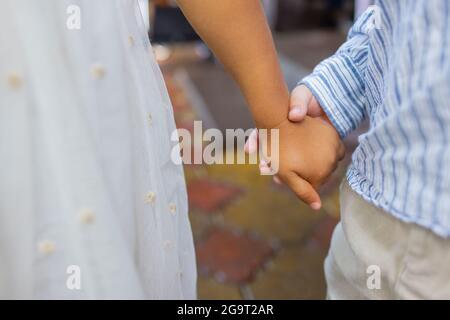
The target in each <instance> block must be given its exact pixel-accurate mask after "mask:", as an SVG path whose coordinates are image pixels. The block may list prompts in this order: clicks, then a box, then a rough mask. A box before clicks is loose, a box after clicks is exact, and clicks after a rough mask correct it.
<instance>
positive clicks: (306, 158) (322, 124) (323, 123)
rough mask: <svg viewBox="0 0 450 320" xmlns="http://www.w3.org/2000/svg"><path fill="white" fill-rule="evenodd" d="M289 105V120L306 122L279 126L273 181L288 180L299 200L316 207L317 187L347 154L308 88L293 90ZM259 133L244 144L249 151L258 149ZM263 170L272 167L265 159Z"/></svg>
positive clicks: (317, 205)
mask: <svg viewBox="0 0 450 320" xmlns="http://www.w3.org/2000/svg"><path fill="white" fill-rule="evenodd" d="M290 108H291V111H290V113H289V120H291V121H294V122H303V123H302V124H301V125H300V126H298V125H296V124H294V123H291V122H289V121H288V120H286V121H285V122H283V123H282V124H281V125H280V126H279V129H280V155H279V171H278V175H277V176H275V177H274V180H275V182H277V183H281V181H283V182H285V183H286V184H287V185H288V186H289V187H290V188H291V189H292V190H293V191H294V192H295V193H296V194H297V196H298V197H299V198H300V199H302V200H303V201H305V202H306V203H308V204H309V205H310V206H311V207H312V208H313V209H316V210H317V209H319V208H320V207H321V201H320V197H319V195H318V194H317V191H316V190H315V189H317V188H318V187H319V186H320V185H322V184H323V182H324V181H325V180H326V179H327V178H328V176H329V175H330V174H331V173H332V172H333V171H334V170H335V169H336V166H337V163H338V161H339V160H341V159H342V158H343V156H344V146H343V144H342V143H341V141H340V139H339V136H338V134H337V132H336V130H335V129H334V127H333V126H332V125H331V123H330V121H329V120H328V118H327V117H326V115H325V113H324V112H323V111H322V108H321V107H320V105H319V104H318V103H317V101H316V99H315V98H314V97H313V95H312V94H311V92H310V91H309V89H308V88H306V87H305V86H299V87H297V88H296V89H295V90H294V91H293V92H292V95H291V107H290ZM306 115H309V116H312V117H315V119H312V118H310V117H306ZM305 117H306V118H305ZM257 133H258V132H257V130H255V131H254V132H253V133H252V135H251V136H250V138H249V140H248V142H247V144H246V146H245V147H246V151H247V152H249V153H254V152H256V150H257V148H258V140H257V137H258V134H257ZM260 170H261V172H266V171H269V170H270V169H269V168H268V164H267V163H266V162H265V161H264V160H263V161H262V162H261V163H260Z"/></svg>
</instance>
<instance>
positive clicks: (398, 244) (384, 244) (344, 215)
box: [325, 182, 450, 299]
mask: <svg viewBox="0 0 450 320" xmlns="http://www.w3.org/2000/svg"><path fill="white" fill-rule="evenodd" d="M325 275H326V280H327V285H328V294H327V297H328V298H329V299H450V239H444V238H441V237H438V236H437V235H435V234H434V233H432V232H431V231H429V230H427V229H425V228H422V227H419V226H418V225H415V224H407V223H404V222H402V221H400V220H398V219H396V218H394V217H393V216H391V215H390V214H387V213H386V212H384V211H383V210H381V209H378V208H376V207H374V206H372V205H371V204H369V203H368V202H366V201H365V200H363V199H362V198H361V197H360V196H359V195H358V194H356V193H355V192H354V191H353V190H352V189H351V188H350V187H349V185H348V183H346V182H344V183H343V184H342V186H341V222H340V223H339V224H338V225H337V227H336V229H335V231H334V233H333V238H332V241H331V248H330V252H329V254H328V257H327V259H326V260H325ZM378 279H379V280H380V281H378Z"/></svg>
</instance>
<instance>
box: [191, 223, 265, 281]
mask: <svg viewBox="0 0 450 320" xmlns="http://www.w3.org/2000/svg"><path fill="white" fill-rule="evenodd" d="M196 249H197V261H198V266H199V269H200V272H201V273H204V274H209V275H213V276H214V277H215V278H216V279H219V280H221V281H226V282H232V283H245V282H248V281H250V280H251V279H252V276H253V275H254V274H255V273H256V271H257V270H258V269H259V268H261V266H263V265H264V263H265V262H266V261H267V259H268V258H269V257H270V256H271V255H272V253H273V250H272V248H271V246H270V245H269V244H268V243H267V242H265V241H262V240H259V239H254V238H252V237H250V236H248V235H245V234H236V233H233V232H232V231H230V230H224V229H215V230H212V231H211V233H210V235H209V237H208V238H207V239H205V240H204V241H201V242H199V243H197V245H196Z"/></svg>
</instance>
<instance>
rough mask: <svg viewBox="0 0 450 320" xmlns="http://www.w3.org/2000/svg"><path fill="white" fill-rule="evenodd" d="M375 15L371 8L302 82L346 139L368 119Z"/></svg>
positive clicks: (373, 9)
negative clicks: (366, 77)
mask: <svg viewBox="0 0 450 320" xmlns="http://www.w3.org/2000/svg"><path fill="white" fill-rule="evenodd" d="M375 14H376V12H375V8H374V7H370V8H369V9H367V11H366V12H365V13H364V14H363V15H362V16H361V17H360V18H359V19H358V20H357V21H356V22H355V24H354V25H353V27H352V28H351V30H350V32H349V35H348V38H347V41H346V42H345V43H344V44H343V45H342V46H341V47H340V48H339V50H338V51H337V52H336V53H335V54H334V55H333V56H332V57H330V58H328V59H326V60H324V61H323V62H321V63H320V64H319V65H318V66H317V67H316V68H315V69H314V71H313V73H312V74H310V75H309V76H307V77H306V78H304V79H303V80H302V81H300V83H299V84H304V85H306V86H307V87H308V88H309V89H310V90H311V92H312V93H313V95H314V97H315V98H316V99H317V101H318V102H319V103H320V105H321V106H322V108H323V110H324V112H325V113H326V114H327V116H328V118H329V119H330V121H331V122H332V123H333V125H334V127H335V128H336V130H337V131H338V133H339V135H340V136H341V137H342V138H344V137H345V136H347V135H348V134H349V133H350V132H351V131H353V130H354V129H356V127H358V125H359V124H360V123H361V121H362V120H363V119H364V117H365V112H364V110H365V109H364V106H365V103H366V98H365V80H364V74H365V69H366V64H367V57H368V51H369V32H370V31H371V30H372V29H373V28H374V27H375V24H374V20H375Z"/></svg>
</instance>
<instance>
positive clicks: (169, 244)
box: [164, 240, 173, 250]
mask: <svg viewBox="0 0 450 320" xmlns="http://www.w3.org/2000/svg"><path fill="white" fill-rule="evenodd" d="M172 247H173V242H172V241H170V240H166V241H164V248H165V249H167V250H169V249H172Z"/></svg>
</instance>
